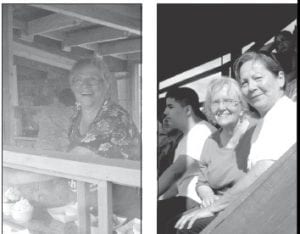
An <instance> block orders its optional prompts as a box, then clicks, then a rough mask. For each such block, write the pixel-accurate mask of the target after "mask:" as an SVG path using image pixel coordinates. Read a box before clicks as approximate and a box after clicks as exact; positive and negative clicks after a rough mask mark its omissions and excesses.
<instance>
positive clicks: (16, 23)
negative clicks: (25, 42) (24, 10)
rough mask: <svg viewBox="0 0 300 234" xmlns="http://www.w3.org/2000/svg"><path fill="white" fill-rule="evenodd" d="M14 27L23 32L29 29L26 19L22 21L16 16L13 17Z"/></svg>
mask: <svg viewBox="0 0 300 234" xmlns="http://www.w3.org/2000/svg"><path fill="white" fill-rule="evenodd" d="M13 28H18V29H20V30H21V31H22V32H26V30H27V23H26V22H25V21H20V20H17V19H15V18H13Z"/></svg>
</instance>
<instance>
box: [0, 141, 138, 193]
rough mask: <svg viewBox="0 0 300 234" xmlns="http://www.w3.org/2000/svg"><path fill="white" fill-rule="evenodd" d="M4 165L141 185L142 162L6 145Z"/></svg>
mask: <svg viewBox="0 0 300 234" xmlns="http://www.w3.org/2000/svg"><path fill="white" fill-rule="evenodd" d="M2 155H3V167H9V168H15V169H20V170H25V171H31V172H33V173H38V174H39V173H41V174H44V175H51V176H58V177H64V178H70V179H74V180H80V181H84V182H88V183H97V182H98V181H103V180H107V181H110V182H112V183H115V184H120V185H125V186H132V187H141V171H140V162H136V161H132V160H123V159H107V158H104V157H94V156H93V155H79V154H68V153H60V152H54V151H46V150H39V151H37V150H36V149H34V150H33V149H31V150H30V149H20V148H17V147H14V146H3V154H2Z"/></svg>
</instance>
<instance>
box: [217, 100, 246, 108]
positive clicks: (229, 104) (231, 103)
mask: <svg viewBox="0 0 300 234" xmlns="http://www.w3.org/2000/svg"><path fill="white" fill-rule="evenodd" d="M239 103H240V101H237V100H233V99H220V100H215V101H213V102H212V103H211V107H212V108H217V107H219V106H220V105H221V104H223V106H225V107H235V106H236V105H237V104H239Z"/></svg>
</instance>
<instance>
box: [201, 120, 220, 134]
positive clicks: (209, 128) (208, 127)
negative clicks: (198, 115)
mask: <svg viewBox="0 0 300 234" xmlns="http://www.w3.org/2000/svg"><path fill="white" fill-rule="evenodd" d="M197 127H198V128H199V129H202V130H203V129H205V130H207V131H209V132H210V133H213V132H215V131H216V130H217V129H216V127H215V126H213V125H212V124H211V123H209V122H208V121H206V120H201V121H200V122H199V123H198V124H197Z"/></svg>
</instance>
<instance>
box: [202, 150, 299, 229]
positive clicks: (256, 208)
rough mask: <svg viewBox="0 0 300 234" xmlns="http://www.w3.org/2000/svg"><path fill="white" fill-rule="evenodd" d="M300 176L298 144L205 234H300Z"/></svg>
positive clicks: (218, 218) (220, 215) (216, 220)
mask: <svg viewBox="0 0 300 234" xmlns="http://www.w3.org/2000/svg"><path fill="white" fill-rule="evenodd" d="M296 178H297V150H296V145H294V146H292V147H291V148H290V149H289V150H288V151H287V152H286V153H285V154H284V155H283V156H282V157H281V158H280V159H279V160H278V161H277V162H275V163H274V165H272V167H270V168H269V169H268V170H267V171H266V172H264V173H263V174H262V176H261V177H259V178H258V179H257V181H255V183H253V184H252V185H251V186H250V187H249V188H248V189H247V190H246V191H245V192H244V193H243V194H242V195H241V197H240V198H239V199H238V200H236V201H234V202H233V203H232V204H231V205H230V206H229V207H228V208H226V209H225V210H224V211H223V212H221V213H220V214H219V215H218V216H217V217H216V218H215V219H214V220H213V222H211V223H210V224H209V225H208V226H207V227H206V228H205V229H204V230H203V231H202V232H201V234H232V233H237V234H239V233H243V234H266V233H268V234H271V233H272V234H277V233H278V234H281V233H289V234H294V233H295V234H296V233H297V222H296V221H297V219H296V209H297V181H296Z"/></svg>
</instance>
